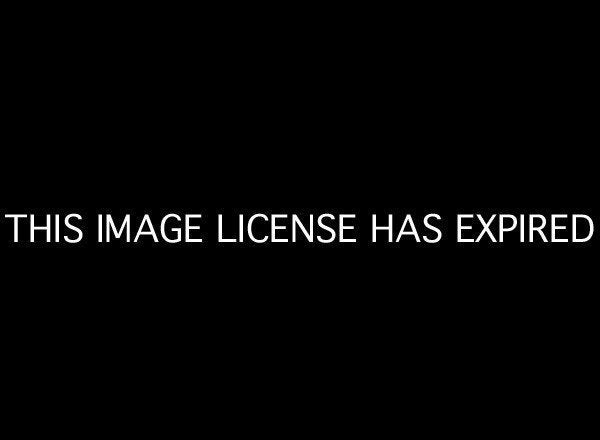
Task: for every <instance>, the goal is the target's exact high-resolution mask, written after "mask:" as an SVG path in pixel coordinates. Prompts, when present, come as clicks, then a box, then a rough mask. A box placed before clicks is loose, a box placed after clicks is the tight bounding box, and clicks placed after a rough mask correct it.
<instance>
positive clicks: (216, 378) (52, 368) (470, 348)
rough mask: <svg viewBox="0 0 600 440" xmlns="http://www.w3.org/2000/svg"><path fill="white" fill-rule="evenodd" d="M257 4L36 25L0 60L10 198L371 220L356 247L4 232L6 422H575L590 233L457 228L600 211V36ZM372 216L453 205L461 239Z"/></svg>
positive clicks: (246, 425)
mask: <svg viewBox="0 0 600 440" xmlns="http://www.w3.org/2000/svg"><path fill="white" fill-rule="evenodd" d="M52 12H57V11H52ZM153 12H157V11H153ZM163 12H164V11H163ZM247 12H248V14H247V13H246V12H240V11H239V10H237V9H236V11H233V10H232V11H228V12H227V13H225V14H224V15H223V14H221V15H216V14H215V13H214V12H212V11H211V12H207V11H204V12H195V13H193V14H190V15H188V14H186V13H184V12H183V11H180V12H177V13H175V15H173V16H171V15H170V14H169V15H167V14H166V13H165V15H164V16H163V14H162V12H161V14H159V15H160V18H156V16H155V15H152V17H150V16H147V15H146V13H145V12H144V13H141V12H140V11H137V12H136V13H133V14H127V15H126V14H125V13H124V12H122V13H119V14H114V16H112V15H111V16H110V17H107V18H102V19H100V18H99V17H100V15H97V14H100V12H97V13H96V12H95V13H94V14H92V15H85V19H83V18H82V16H78V18H77V19H75V18H74V19H66V22H65V23H63V22H62V21H57V20H50V19H48V16H46V17H45V16H44V14H43V13H41V14H40V16H36V17H35V19H34V18H33V15H36V14H34V13H33V12H32V11H30V12H28V14H26V15H25V16H23V17H24V19H25V20H24V21H19V23H18V24H16V25H15V26H14V29H10V30H8V31H7V39H6V44H5V52H4V55H3V66H4V67H3V70H4V72H3V73H4V74H5V79H4V80H3V85H4V87H3V96H4V99H3V110H4V111H3V124H2V125H3V133H4V136H3V137H4V142H3V156H4V158H3V160H2V173H1V176H2V177H1V179H2V201H1V202H2V205H1V206H2V213H3V214H4V213H5V212H31V213H42V212H43V213H67V212H79V213H83V214H86V215H87V216H89V215H92V214H94V213H96V212H105V211H107V210H110V211H113V212H124V211H131V212H151V213H153V214H155V215H158V214H160V213H163V212H169V211H175V212H179V213H186V212H190V213H202V214H204V215H205V216H206V217H208V218H210V217H211V216H214V215H215V214H216V213H217V212H222V211H229V212H237V211H239V210H243V211H246V212H252V211H256V212H288V213H292V212H294V213H319V212H325V211H328V212H334V213H335V212H356V213H359V215H361V243H360V244H359V245H348V246H342V245H338V246H331V247H326V248H323V247H321V248H317V247H291V246H285V245H283V246H275V245H273V246H268V247H262V248H252V247H244V248H234V249H232V248H227V249H225V248H218V247H216V246H214V245H210V244H207V245H206V246H199V247H175V248H164V247H158V248H154V247H152V246H138V247H129V248H128V247H126V246H124V247H117V248H115V247H111V248H102V247H98V246H95V245H94V244H93V243H88V244H83V245H81V246H76V247H63V246H54V247H53V246H39V247H35V248H31V247H27V246H23V247H20V246H10V245H9V243H8V242H7V240H4V242H3V245H2V254H3V257H5V258H3V263H2V264H3V270H2V273H3V278H4V282H3V284H4V285H5V286H6V287H5V288H3V289H2V291H3V295H2V301H3V303H4V304H3V307H2V311H3V314H4V315H5V319H3V324H4V327H5V331H4V338H3V339H4V341H5V347H6V348H5V355H6V356H5V358H6V362H5V365H7V366H8V367H9V370H10V373H9V374H8V375H7V376H6V382H7V384H8V385H9V386H10V388H11V389H13V388H14V389H15V393H14V394H11V396H14V397H11V404H10V408H11V412H12V413H13V414H15V415H20V416H23V414H31V410H32V409H34V408H35V409H38V410H40V411H39V412H40V413H41V414H45V415H46V417H47V418H45V419H44V420H47V421H46V422H44V423H49V424H52V425H57V426H63V423H67V424H71V423H73V420H74V419H77V420H78V421H83V422H88V423H86V425H87V426H88V427H89V426H99V427H107V426H109V425H112V422H113V421H123V420H128V421H131V420H133V421H134V425H136V426H138V427H148V426H150V427H152V428H153V429H158V426H157V425H160V426H163V427H165V428H166V429H167V430H168V431H171V430H174V429H176V428H180V427H181V426H183V425H184V424H183V422H184V421H191V422H192V423H193V424H201V426H198V427H200V428H202V427H203V426H204V425H203V423H205V420H207V419H208V420H210V421H212V422H213V423H214V422H216V423H217V424H218V425H219V426H221V427H222V429H225V430H230V429H239V428H242V429H251V428H255V427H256V428H261V429H266V428H269V429H273V428H274V427H275V426H276V425H278V424H279V423H281V422H283V423H282V424H283V426H284V427H285V428H286V429H287V430H286V431H282V432H288V431H290V430H291V431H295V430H298V429H306V430H308V432H314V431H313V430H312V429H313V428H312V427H313V426H315V422H317V423H318V422H323V421H328V422H330V423H329V426H330V428H329V429H331V430H332V431H331V432H337V430H340V429H344V428H350V429H357V430H358V429H359V428H363V429H365V430H366V431H365V432H372V431H373V430H375V429H383V428H384V427H386V426H387V425H388V424H389V423H391V424H392V426H395V427H396V428H399V427H400V428H401V427H403V426H407V427H408V425H404V424H403V423H405V422H401V421H402V420H407V419H408V420H410V421H412V422H413V423H416V424H418V425H420V426H421V427H422V428H423V429H426V430H431V429H440V428H441V429H455V428H460V429H465V428H467V427H469V428H471V429H473V428H474V427H475V425H477V424H478V423H481V422H483V425H484V426H485V427H486V428H487V429H488V430H490V429H491V430H497V429H507V430H509V432H512V431H510V430H511V429H512V428H511V427H512V426H514V423H515V422H522V421H525V420H528V421H532V420H533V421H534V423H532V424H531V426H532V428H533V429H540V427H548V426H551V427H553V428H556V429H557V428H558V426H557V425H559V424H560V425H561V426H563V427H566V428H568V429H573V424H572V423H573V419H572V418H571V416H572V415H573V414H576V415H577V417H578V418H579V420H580V421H581V420H583V419H584V418H585V417H586V414H588V411H589V409H586V408H587V405H586V403H585V402H586V396H589V395H590V394H591V393H592V390H593V389H595V388H594V385H593V381H592V375H591V372H592V371H593V369H594V366H595V365H596V364H595V363H594V362H592V359H593V356H592V355H593V348H594V347H593V341H594V339H595V338H596V336H597V327H598V326H597V322H596V320H595V314H596V310H597V304H596V301H595V299H594V297H593V295H594V293H595V290H597V289H596V287H595V284H594V283H593V281H595V279H594V269H595V266H596V262H597V253H596V247H597V238H595V239H594V242H593V243H590V244H587V245H560V244H559V245H552V246H544V245H541V246H522V245H521V246H518V245H515V244H508V245H506V246H486V245H482V246H460V245H458V244H456V243H455V242H454V241H455V240H454V238H455V236H454V225H453V218H454V216H455V215H456V214H457V213H460V212H477V213H487V214H490V213H512V214H518V213H530V212H531V213H545V214H549V213H585V214H588V215H592V216H593V217H594V218H595V220H596V221H597V212H598V211H597V208H596V207H595V205H596V203H595V200H596V199H595V195H594V193H593V188H594V187H595V186H596V184H595V180H596V179H595V178H594V177H595V174H594V161H593V159H592V154H593V152H592V147H593V146H594V145H596V144H597V135H596V133H595V130H594V128H595V121H596V118H597V108H596V107H595V102H596V101H597V85H596V84H595V82H594V81H593V78H595V77H597V69H596V68H595V66H594V65H593V54H594V52H593V49H594V47H593V46H592V44H591V43H592V40H591V39H589V38H590V36H589V35H588V33H591V32H592V29H591V28H589V27H588V26H587V25H586V24H585V23H584V22H583V21H582V19H581V18H580V17H575V18H569V17H567V16H566V15H565V16H563V17H561V19H560V20H559V21H556V19H553V20H550V19H549V18H543V17H542V16H541V15H540V14H539V13H536V14H532V15H527V17H526V18H524V17H525V13H524V11H521V13H520V14H516V15H514V16H513V15H510V14H509V16H506V15H504V14H500V11H496V12H494V13H487V12H483V11H481V13H480V15H477V13H476V12H475V11H469V14H466V11H445V12H441V11H427V12H425V13H420V14H416V13H414V12H412V11H404V12H397V11H395V12H393V13H392V12H385V11H380V12H376V13H374V14H371V13H369V14H367V13H366V11H353V12H354V14H351V15H347V14H346V13H344V14H338V13H332V14H328V15H327V17H326V18H325V14H324V11H321V13H319V14H308V16H307V15H306V14H303V13H301V11H295V12H293V13H284V12H283V11H281V12H280V13H276V12H275V11H272V10H270V11H269V13H268V14H267V13H266V12H265V11H262V12H261V11H255V10H253V11H247ZM305 12H306V11H305ZM338 12H339V11H338ZM446 12H448V13H449V12H453V13H454V15H446ZM538 12H539V11H538ZM69 13H70V14H73V13H74V12H73V11H70V12H69ZM250 13H253V14H251V15H249V14H250ZM75 14H76V13H75ZM278 14H280V15H278ZM470 14H474V15H470ZM184 16H185V18H184ZM69 17H70V15H69ZM102 17H104V15H102ZM257 17H259V18H260V19H259V18H257ZM517 17H518V18H517ZM63 18H65V16H64V15H63ZM375 212H376V213H380V214H387V213H395V214H405V213H413V214H423V213H428V212H438V213H440V214H441V215H443V217H444V219H445V220H446V221H447V225H448V227H447V228H445V229H444V233H445V238H444V241H443V243H441V244H440V245H438V246H420V247H417V246H413V245H411V244H410V243H407V244H406V245H401V246H394V247H377V248H376V247H374V246H371V245H369V244H368V238H369V234H368V229H367V228H366V225H368V223H364V221H365V220H368V218H369V215H370V214H371V213H375ZM363 229H366V232H365V231H363ZM3 233H5V231H3ZM4 237H6V235H4ZM54 411H56V412H58V413H61V414H63V416H62V417H54V416H52V414H53V412H54ZM36 413H38V412H36ZM40 417H41V416H40ZM173 417H174V418H173ZM40 420H41V419H40ZM92 423H93V424H92ZM578 425H579V423H578ZM48 426H50V425H48ZM133 429H139V428H135V427H134V428H133Z"/></svg>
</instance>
